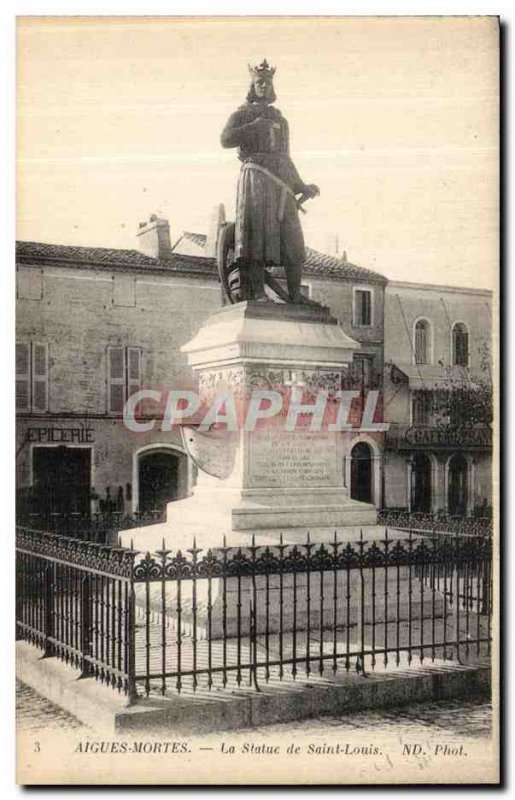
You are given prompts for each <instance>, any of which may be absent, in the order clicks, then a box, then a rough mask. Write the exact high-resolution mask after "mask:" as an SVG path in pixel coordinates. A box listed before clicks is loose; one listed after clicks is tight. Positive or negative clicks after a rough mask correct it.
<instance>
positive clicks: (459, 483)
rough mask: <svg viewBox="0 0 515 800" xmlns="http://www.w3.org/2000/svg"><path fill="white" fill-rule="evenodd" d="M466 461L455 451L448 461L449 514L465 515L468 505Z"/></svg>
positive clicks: (455, 515)
mask: <svg viewBox="0 0 515 800" xmlns="http://www.w3.org/2000/svg"><path fill="white" fill-rule="evenodd" d="M467 500H468V463H467V459H466V458H465V456H464V455H462V454H461V453H456V455H454V456H453V457H452V458H451V460H450V461H449V497H448V505H449V514H450V515H451V516H453V517H465V516H466V514H467V506H468V502H467Z"/></svg>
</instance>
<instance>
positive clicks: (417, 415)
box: [411, 392, 433, 425]
mask: <svg viewBox="0 0 515 800" xmlns="http://www.w3.org/2000/svg"><path fill="white" fill-rule="evenodd" d="M432 407H433V403H432V397H431V395H430V393H429V392H415V393H414V395H413V399H412V405H411V419H412V424H413V425H429V424H430V416H431V411H432Z"/></svg>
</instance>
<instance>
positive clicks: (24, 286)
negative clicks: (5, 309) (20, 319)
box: [16, 267, 43, 300]
mask: <svg viewBox="0 0 515 800" xmlns="http://www.w3.org/2000/svg"><path fill="white" fill-rule="evenodd" d="M16 295H17V297H18V299H19V300H41V298H42V297H43V270H42V269H36V268H35V267H19V268H18V269H17V271H16Z"/></svg>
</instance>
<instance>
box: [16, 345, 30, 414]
mask: <svg viewBox="0 0 515 800" xmlns="http://www.w3.org/2000/svg"><path fill="white" fill-rule="evenodd" d="M16 411H30V345H29V343H28V342H17V343H16Z"/></svg>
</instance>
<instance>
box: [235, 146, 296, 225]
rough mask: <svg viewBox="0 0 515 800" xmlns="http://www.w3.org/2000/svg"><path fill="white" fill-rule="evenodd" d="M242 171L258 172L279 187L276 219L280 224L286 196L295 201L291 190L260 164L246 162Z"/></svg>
mask: <svg viewBox="0 0 515 800" xmlns="http://www.w3.org/2000/svg"><path fill="white" fill-rule="evenodd" d="M241 169H242V172H243V170H245V171H247V170H249V169H253V170H257V171H258V172H262V173H263V175H267V176H268V177H269V178H270V180H272V181H274V182H275V183H276V184H277V185H278V186H280V187H281V189H282V191H281V199H280V201H279V211H278V212H277V219H278V220H279V222H282V220H283V217H284V209H285V206H286V198H287V196H288V195H291V197H293V199H294V200H295V193H294V191H293V189H291V188H290V187H289V186H288V184H287V183H285V182H284V181H283V180H281V178H278V177H277V175H274V173H273V172H270V170H268V169H267V168H266V167H262V166H261V164H255V163H254V162H253V161H246V162H245V163H244V164H243V166H242V168H241Z"/></svg>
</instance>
